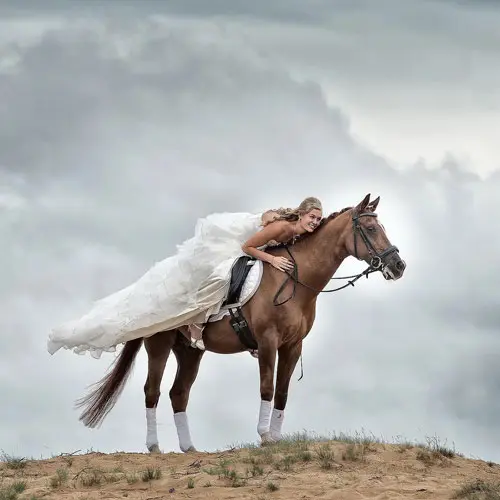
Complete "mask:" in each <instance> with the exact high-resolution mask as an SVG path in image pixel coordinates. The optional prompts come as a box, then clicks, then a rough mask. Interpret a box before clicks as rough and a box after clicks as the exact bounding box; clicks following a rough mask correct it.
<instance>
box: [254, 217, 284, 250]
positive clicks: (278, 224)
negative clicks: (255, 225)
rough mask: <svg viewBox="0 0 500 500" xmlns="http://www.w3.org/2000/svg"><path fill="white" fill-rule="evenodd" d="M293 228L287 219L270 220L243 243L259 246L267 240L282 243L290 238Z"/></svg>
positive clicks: (267, 241) (265, 243) (266, 242)
mask: <svg viewBox="0 0 500 500" xmlns="http://www.w3.org/2000/svg"><path fill="white" fill-rule="evenodd" d="M292 233H293V230H292V228H291V225H290V223H289V222H288V221H284V220H277V221H274V222H271V223H270V224H268V225H267V226H265V227H264V228H262V229H261V230H260V231H257V233H255V234H254V235H253V236H251V237H250V239H249V240H248V241H247V242H246V243H245V246H250V247H259V246H262V245H267V244H268V243H269V242H272V241H276V242H278V243H282V242H285V241H287V240H288V239H290V237H291V234H292Z"/></svg>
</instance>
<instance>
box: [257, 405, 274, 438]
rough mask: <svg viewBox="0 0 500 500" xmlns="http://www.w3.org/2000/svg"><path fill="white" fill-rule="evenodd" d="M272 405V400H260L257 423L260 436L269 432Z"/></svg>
mask: <svg viewBox="0 0 500 500" xmlns="http://www.w3.org/2000/svg"><path fill="white" fill-rule="evenodd" d="M272 405H273V403H272V401H261V402H260V411H259V423H258V425H257V432H258V433H259V436H263V435H264V434H266V433H268V432H269V424H270V420H271V410H272Z"/></svg>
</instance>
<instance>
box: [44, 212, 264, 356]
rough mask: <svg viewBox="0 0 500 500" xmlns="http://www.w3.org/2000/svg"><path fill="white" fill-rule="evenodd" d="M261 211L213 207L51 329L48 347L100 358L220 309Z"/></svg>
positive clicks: (203, 320)
mask: <svg viewBox="0 0 500 500" xmlns="http://www.w3.org/2000/svg"><path fill="white" fill-rule="evenodd" d="M261 215H262V214H250V213H227V212H225V213H215V214H211V215H209V216H207V217H205V218H201V219H199V220H198V221H197V223H196V227H195V232H194V236H193V237H192V238H190V239H188V240H186V241H184V242H183V243H182V244H181V245H179V246H178V247H177V252H176V253H175V254H174V255H172V256H170V257H167V258H165V259H164V260H162V261H159V262H157V263H156V264H155V265H153V266H152V267H151V268H150V269H149V270H148V271H147V272H146V273H145V274H144V275H143V276H141V277H140V278H139V279H138V280H137V281H136V282H134V283H132V284H131V285H129V286H128V287H126V288H124V289H122V290H119V291H117V292H115V293H113V294H111V295H108V296H107V297H104V298H103V299H101V300H98V301H97V302H95V303H94V304H93V307H92V308H91V309H90V311H89V312H88V313H87V314H85V315H83V316H82V317H80V318H78V319H75V320H73V321H69V322H66V323H64V324H62V325H60V326H58V327H56V328H54V329H53V330H52V332H51V333H50V335H49V338H48V342H47V350H48V351H49V353H50V354H54V353H55V352H56V351H58V350H59V349H61V348H65V349H72V350H73V352H75V353H77V354H84V353H85V352H90V354H91V355H92V356H93V357H95V358H99V357H100V356H101V354H102V352H103V351H106V352H113V351H115V347H116V346H117V345H118V344H121V343H124V342H127V341H129V340H133V339H136V338H140V337H148V336H151V335H154V334H155V333H157V332H160V331H163V330H170V329H174V328H177V327H179V326H182V325H188V324H191V323H203V322H205V321H207V320H208V318H209V317H210V316H211V315H212V314H216V313H218V312H219V310H220V306H221V304H222V302H223V301H224V299H225V296H226V293H227V291H228V287H229V280H230V273H231V267H232V265H233V263H234V261H235V259H236V258H238V257H239V256H241V255H243V251H242V250H241V245H242V243H244V242H245V241H246V240H247V239H248V238H249V237H250V236H252V235H253V234H254V233H256V232H257V231H259V230H260V229H262V226H261V222H262V219H261Z"/></svg>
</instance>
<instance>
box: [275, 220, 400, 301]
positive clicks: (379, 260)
mask: <svg viewBox="0 0 500 500" xmlns="http://www.w3.org/2000/svg"><path fill="white" fill-rule="evenodd" d="M361 217H377V214H375V213H373V212H363V213H360V214H357V213H354V212H353V214H352V232H353V234H354V257H356V259H358V260H362V259H361V258H360V257H359V255H358V241H357V236H358V234H359V235H360V236H361V239H362V240H363V242H364V244H365V245H366V249H367V250H368V253H369V254H370V257H371V261H370V264H369V266H368V267H367V268H366V269H365V270H364V271H363V272H361V273H359V274H353V275H352V276H342V277H335V276H334V277H332V278H330V279H333V280H349V281H348V282H347V283H346V284H345V285H342V286H339V287H338V288H332V289H330V290H316V289H315V288H313V287H311V286H309V285H307V284H305V283H303V282H302V281H300V280H299V277H298V266H297V262H296V261H295V258H294V256H293V255H292V252H291V251H290V248H289V246H288V245H287V246H286V247H285V250H286V251H287V252H288V254H289V255H290V258H291V259H292V262H293V271H292V273H291V274H288V273H287V277H286V278H285V281H284V282H283V284H282V285H281V286H280V288H279V290H278V291H277V292H276V294H275V296H274V299H273V304H274V305H275V306H281V305H283V304H285V303H286V302H288V301H289V300H290V299H292V298H293V297H294V296H295V291H296V288H297V284H299V285H302V286H303V287H305V288H308V289H309V290H311V291H313V292H315V293H329V292H337V291H338V290H342V289H343V288H346V287H348V286H354V283H355V282H356V281H358V280H359V278H361V277H363V276H366V277H367V278H368V275H369V274H371V273H374V272H376V271H382V270H383V269H384V267H385V260H386V259H387V256H388V255H391V254H393V253H396V252H399V249H398V247H396V246H394V245H391V246H389V247H387V248H386V249H385V250H383V251H382V252H377V250H376V249H375V247H374V246H373V244H372V242H371V241H370V238H369V237H368V235H367V234H366V232H365V230H364V228H363V226H362V225H361V224H360V223H359V219H360V218H361ZM290 279H291V280H292V281H293V291H292V293H291V295H290V297H288V298H287V299H285V300H284V301H283V302H276V300H277V298H278V297H279V295H280V294H281V292H282V291H283V290H284V289H285V286H286V284H287V283H288V280H290Z"/></svg>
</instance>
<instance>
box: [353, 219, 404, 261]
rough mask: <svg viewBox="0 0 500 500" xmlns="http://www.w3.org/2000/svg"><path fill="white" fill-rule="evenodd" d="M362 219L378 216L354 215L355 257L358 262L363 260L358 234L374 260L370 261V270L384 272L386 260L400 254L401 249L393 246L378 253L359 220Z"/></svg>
mask: <svg viewBox="0 0 500 500" xmlns="http://www.w3.org/2000/svg"><path fill="white" fill-rule="evenodd" d="M361 217H377V214H376V213H374V212H363V213H361V214H354V213H353V215H352V232H353V234H354V257H356V259H358V260H362V259H360V258H359V256H358V245H357V242H358V238H357V236H358V233H359V235H360V236H361V238H362V240H363V242H364V244H365V245H366V249H367V250H368V253H369V254H370V257H371V258H372V259H371V261H370V268H373V269H374V270H376V271H378V270H379V269H380V270H382V269H383V267H384V262H385V259H386V257H387V256H388V255H391V254H393V253H396V252H399V248H398V247H396V246H394V245H391V246H389V247H387V248H386V249H385V250H384V251H382V252H380V253H379V252H377V250H375V247H374V246H373V244H372V242H371V241H370V238H368V235H367V234H366V232H365V230H364V228H363V226H361V225H360V223H359V219H360V218H361Z"/></svg>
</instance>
